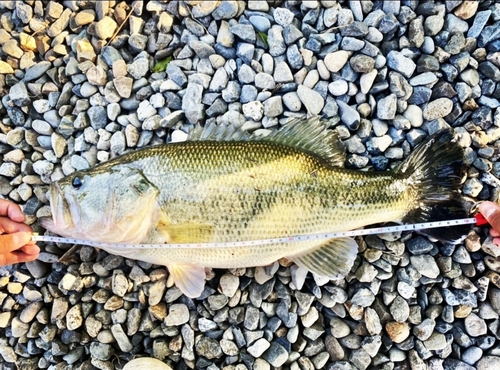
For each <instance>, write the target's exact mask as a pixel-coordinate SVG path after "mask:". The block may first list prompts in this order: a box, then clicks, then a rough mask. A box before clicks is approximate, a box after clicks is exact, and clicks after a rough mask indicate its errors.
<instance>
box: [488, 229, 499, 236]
mask: <svg viewBox="0 0 500 370" xmlns="http://www.w3.org/2000/svg"><path fill="white" fill-rule="evenodd" d="M490 235H491V236H493V237H495V236H500V233H499V232H498V231H496V230H495V229H490Z"/></svg>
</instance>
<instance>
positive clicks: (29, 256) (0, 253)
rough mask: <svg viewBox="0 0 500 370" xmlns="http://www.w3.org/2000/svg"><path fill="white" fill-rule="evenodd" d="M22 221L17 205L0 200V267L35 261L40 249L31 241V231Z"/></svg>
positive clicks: (22, 217)
mask: <svg viewBox="0 0 500 370" xmlns="http://www.w3.org/2000/svg"><path fill="white" fill-rule="evenodd" d="M24 219H25V218H24V215H23V213H22V212H21V209H20V208H19V206H18V205H17V204H14V203H12V202H10V201H8V200H5V199H0V234H1V235H0V266H5V265H11V264H14V263H21V262H29V261H34V260H35V259H37V257H38V255H39V253H40V248H38V246H37V245H36V244H35V242H34V241H32V240H31V236H32V233H33V230H32V229H31V227H29V226H28V225H26V224H24V223H23V222H24Z"/></svg>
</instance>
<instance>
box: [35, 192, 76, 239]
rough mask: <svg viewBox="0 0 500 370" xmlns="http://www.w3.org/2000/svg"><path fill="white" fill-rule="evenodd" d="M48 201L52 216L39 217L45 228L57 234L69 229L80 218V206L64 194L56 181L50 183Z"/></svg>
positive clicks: (72, 198) (71, 197)
mask: <svg viewBox="0 0 500 370" xmlns="http://www.w3.org/2000/svg"><path fill="white" fill-rule="evenodd" d="M49 201H50V210H51V213H52V218H50V217H43V218H41V219H40V220H39V221H40V224H41V225H42V227H44V228H45V229H47V230H49V231H52V232H54V233H57V234H64V230H71V229H73V228H74V227H75V224H76V223H77V222H78V220H79V219H80V213H81V212H80V207H79V206H78V203H77V202H76V201H75V199H74V197H73V196H71V195H67V196H65V195H64V193H63V192H62V190H61V187H60V186H59V184H57V183H53V184H51V185H50V189H49Z"/></svg>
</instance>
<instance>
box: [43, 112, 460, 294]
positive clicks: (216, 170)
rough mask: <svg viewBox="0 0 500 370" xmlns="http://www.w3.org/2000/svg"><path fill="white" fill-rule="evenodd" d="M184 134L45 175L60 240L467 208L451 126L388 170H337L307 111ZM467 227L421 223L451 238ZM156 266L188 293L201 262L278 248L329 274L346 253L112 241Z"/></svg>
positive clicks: (342, 226) (285, 227)
mask: <svg viewBox="0 0 500 370" xmlns="http://www.w3.org/2000/svg"><path fill="white" fill-rule="evenodd" d="M191 136H192V138H191V140H190V141H187V142H183V143H175V144H167V145H162V146H157V147H150V148H145V149H142V150H136V151H134V152H131V153H128V154H125V155H123V156H120V157H117V158H115V159H113V160H111V161H109V162H106V163H103V164H100V165H98V166H96V167H94V168H92V169H89V170H86V171H79V172H75V173H73V174H71V175H70V176H68V177H66V178H64V179H62V180H60V181H59V182H57V183H54V184H52V186H51V190H50V201H51V209H52V219H43V220H41V224H42V225H43V226H44V227H45V228H47V229H48V230H50V231H52V232H54V233H56V234H59V235H63V236H67V237H72V238H80V239H85V240H93V241H101V242H110V243H131V244H136V243H204V242H225V241H250V240H258V239H265V238H273V237H282V236H290V235H302V234H311V233H319V232H331V231H346V230H352V229H356V228H360V227H363V226H366V225H369V224H373V223H381V222H388V221H394V222H424V221H432V220H443V219H453V218H461V217H465V216H466V212H465V210H464V208H463V206H462V202H461V199H460V195H459V192H458V187H459V185H460V182H461V179H462V175H463V165H462V158H463V152H462V149H461V148H460V147H459V146H458V144H456V142H455V141H454V140H453V134H452V133H451V132H450V131H442V132H439V133H437V134H436V135H434V136H432V137H431V138H429V140H428V141H426V142H425V143H424V144H422V145H421V146H419V147H418V148H416V149H415V150H414V151H413V154H412V155H411V156H410V157H409V158H407V159H406V160H405V161H404V162H403V163H402V164H401V165H399V166H398V167H397V168H396V169H395V170H393V171H390V172H389V171H387V172H378V173H377V172H366V171H353V170H348V169H345V168H343V167H342V166H343V163H344V152H343V147H342V144H341V142H340V141H339V139H338V137H337V134H336V133H335V131H331V130H326V129H325V125H324V124H322V123H321V122H319V120H318V119H317V118H312V119H309V120H305V121H295V122H291V123H290V124H289V125H287V126H285V127H284V128H283V129H282V130H280V131H276V132H273V133H271V134H270V135H269V136H267V137H265V138H258V137H254V136H251V135H248V134H245V133H242V132H238V131H231V130H230V129H228V128H221V127H214V126H212V127H208V128H205V130H197V131H196V132H195V133H193V134H192V135H191ZM465 232H466V231H464V230H463V228H462V229H457V228H448V229H438V230H429V231H427V233H428V235H430V236H432V237H434V238H437V239H439V240H441V241H443V242H456V241H457V240H458V239H460V237H461V235H462V233H465ZM105 250H106V251H108V252H109V253H113V254H118V255H122V256H125V257H129V258H133V259H137V260H141V261H146V262H151V263H154V264H159V265H164V266H167V267H168V269H169V271H170V274H171V275H172V277H173V279H174V281H175V283H176V285H177V286H178V287H179V288H180V289H181V290H182V291H183V292H184V293H185V294H186V295H188V296H190V297H197V296H199V295H200V294H201V292H202V291H203V289H204V285H205V268H206V267H210V268H236V267H250V266H264V265H268V264H271V263H273V262H274V261H276V260H278V259H280V258H283V257H286V258H288V259H290V260H292V261H294V262H295V263H296V264H297V265H299V266H301V267H304V268H306V269H308V270H309V271H312V272H314V273H316V274H318V275H321V276H325V277H329V278H331V279H336V278H341V277H343V276H345V275H346V274H347V273H348V272H349V270H350V269H351V267H352V265H353V262H354V260H355V258H356V253H357V245H356V243H355V242H354V240H353V239H351V238H339V239H331V240H326V241H306V242H293V243H283V244H273V245H268V246H248V247H235V248H208V249H207V248H195V249H193V248H183V249H172V248H169V247H168V245H166V246H165V248H164V249H146V250H130V249H127V250H123V249H119V248H115V247H113V248H105Z"/></svg>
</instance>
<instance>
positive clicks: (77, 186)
mask: <svg viewBox="0 0 500 370" xmlns="http://www.w3.org/2000/svg"><path fill="white" fill-rule="evenodd" d="M71 185H72V186H73V187H74V188H75V189H80V187H81V186H82V185H83V181H82V179H80V178H79V177H78V176H76V177H75V178H74V179H73V181H72V182H71Z"/></svg>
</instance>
